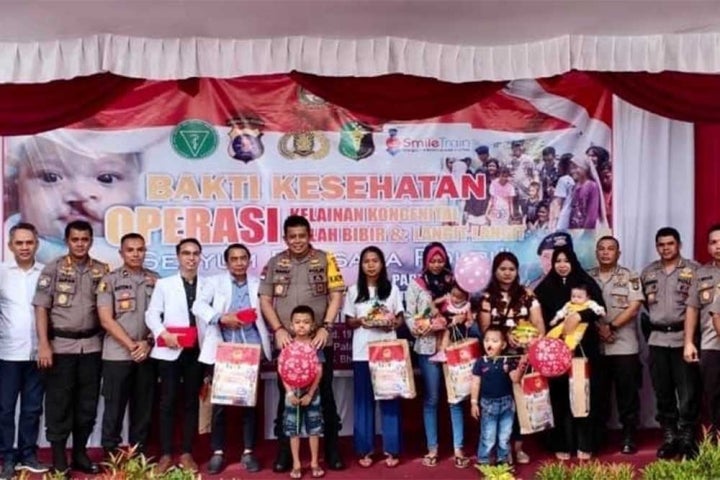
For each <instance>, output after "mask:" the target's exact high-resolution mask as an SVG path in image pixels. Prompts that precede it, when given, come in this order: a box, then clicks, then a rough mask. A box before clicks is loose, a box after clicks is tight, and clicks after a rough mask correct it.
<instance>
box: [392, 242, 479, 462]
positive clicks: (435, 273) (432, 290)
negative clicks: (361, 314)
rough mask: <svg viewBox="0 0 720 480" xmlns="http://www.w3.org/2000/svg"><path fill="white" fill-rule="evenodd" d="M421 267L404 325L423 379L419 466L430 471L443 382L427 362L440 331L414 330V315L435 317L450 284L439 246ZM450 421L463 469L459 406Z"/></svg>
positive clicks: (444, 254)
mask: <svg viewBox="0 0 720 480" xmlns="http://www.w3.org/2000/svg"><path fill="white" fill-rule="evenodd" d="M422 262H423V267H422V271H421V272H420V275H419V276H418V277H417V278H416V279H415V280H414V281H412V282H411V283H410V285H409V286H408V289H407V292H406V293H405V302H406V306H407V308H406V309H405V312H406V314H407V316H406V322H407V324H408V328H409V329H410V332H411V333H412V334H413V336H415V338H416V340H415V353H417V356H418V364H419V367H420V374H421V375H422V379H423V395H424V398H423V423H424V426H425V437H426V440H427V450H428V453H427V454H426V455H425V456H424V457H423V465H425V466H427V467H434V466H436V465H437V462H438V425H437V409H438V401H439V398H440V387H441V384H442V380H443V371H442V363H435V362H431V361H430V357H431V356H432V355H434V354H435V353H436V350H437V344H438V342H437V337H438V335H441V334H442V331H433V330H422V329H419V328H417V327H416V326H415V315H422V314H424V313H426V312H428V311H429V312H431V315H432V316H436V315H437V314H438V313H439V312H438V307H437V306H436V305H435V301H436V300H438V299H440V298H442V297H444V296H445V295H447V294H448V293H449V292H450V289H451V288H452V285H453V283H454V279H453V274H452V267H451V264H450V259H449V257H448V254H447V251H446V250H445V247H444V246H443V244H442V243H439V242H432V243H430V244H428V245H427V246H426V247H425V250H423V257H422ZM450 419H451V423H452V432H453V447H454V449H455V458H454V462H455V466H456V467H458V468H467V467H468V466H469V465H470V459H469V458H468V457H466V456H465V454H464V452H463V441H464V438H463V436H464V435H463V411H462V402H460V403H457V404H451V405H450Z"/></svg>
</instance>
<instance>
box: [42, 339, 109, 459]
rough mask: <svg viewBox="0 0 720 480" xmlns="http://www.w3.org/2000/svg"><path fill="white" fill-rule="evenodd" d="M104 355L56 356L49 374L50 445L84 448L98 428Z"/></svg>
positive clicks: (47, 386) (47, 375) (48, 421)
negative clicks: (69, 443)
mask: <svg viewBox="0 0 720 480" xmlns="http://www.w3.org/2000/svg"><path fill="white" fill-rule="evenodd" d="M101 368H102V361H101V360H100V352H97V353H79V354H62V353H56V354H54V355H53V365H52V367H50V369H49V370H48V371H47V372H46V374H45V427H46V432H47V433H46V436H47V439H48V441H49V442H58V443H63V444H64V443H65V442H67V439H68V436H70V434H71V433H72V436H73V449H84V448H85V446H86V444H87V441H88V438H90V434H91V433H92V431H93V427H94V426H95V416H96V415H97V404H98V397H99V395H100V371H101Z"/></svg>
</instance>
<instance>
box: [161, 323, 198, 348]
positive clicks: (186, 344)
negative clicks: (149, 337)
mask: <svg viewBox="0 0 720 480" xmlns="http://www.w3.org/2000/svg"><path fill="white" fill-rule="evenodd" d="M165 330H167V332H168V333H172V334H175V335H177V336H178V343H179V344H180V346H181V347H182V348H192V347H194V346H195V344H197V336H198V332H197V328H196V327H166V328H165ZM157 346H158V347H167V344H166V343H165V339H164V338H163V337H162V336H160V337H158V339H157Z"/></svg>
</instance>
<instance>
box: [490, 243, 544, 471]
mask: <svg viewBox="0 0 720 480" xmlns="http://www.w3.org/2000/svg"><path fill="white" fill-rule="evenodd" d="M519 271H520V263H519V262H518V259H517V257H516V256H515V255H514V254H512V253H510V252H500V253H498V254H497V255H495V258H493V263H492V278H491V280H490V283H489V284H488V287H487V289H485V292H484V293H483V296H482V298H481V299H480V312H479V314H478V318H479V323H480V328H481V329H482V331H483V333H484V332H485V331H486V330H487V329H488V327H490V326H491V325H492V326H496V327H500V328H502V329H503V331H504V332H505V336H506V339H507V342H508V346H509V347H510V350H509V351H508V353H509V354H522V353H524V348H523V347H522V346H521V345H520V344H518V342H517V341H516V340H515V337H514V335H509V333H511V331H512V329H513V328H515V327H517V326H518V325H519V324H521V323H529V324H532V325H533V326H534V327H535V328H536V329H537V330H538V335H543V334H544V333H545V324H544V322H543V317H542V312H541V309H540V304H539V303H538V301H537V300H536V299H535V295H534V294H533V292H532V291H530V289H528V288H526V287H525V286H524V285H522V284H521V283H520V274H519ZM512 438H513V440H514V441H515V445H514V447H515V461H516V462H517V463H519V464H526V463H529V462H530V457H529V456H528V454H527V453H525V452H524V451H523V448H522V447H523V442H522V437H520V427H519V424H518V421H517V416H516V417H515V422H514V424H513V436H512Z"/></svg>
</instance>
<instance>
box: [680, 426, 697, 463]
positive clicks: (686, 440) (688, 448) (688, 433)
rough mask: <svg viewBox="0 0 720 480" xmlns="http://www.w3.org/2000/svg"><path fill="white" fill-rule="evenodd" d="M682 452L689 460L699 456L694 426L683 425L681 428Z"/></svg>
mask: <svg viewBox="0 0 720 480" xmlns="http://www.w3.org/2000/svg"><path fill="white" fill-rule="evenodd" d="M680 453H681V454H682V455H683V456H684V457H685V458H687V459H688V460H692V459H693V458H695V457H697V454H698V445H697V439H696V438H695V429H694V428H693V427H683V428H681V429H680Z"/></svg>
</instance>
